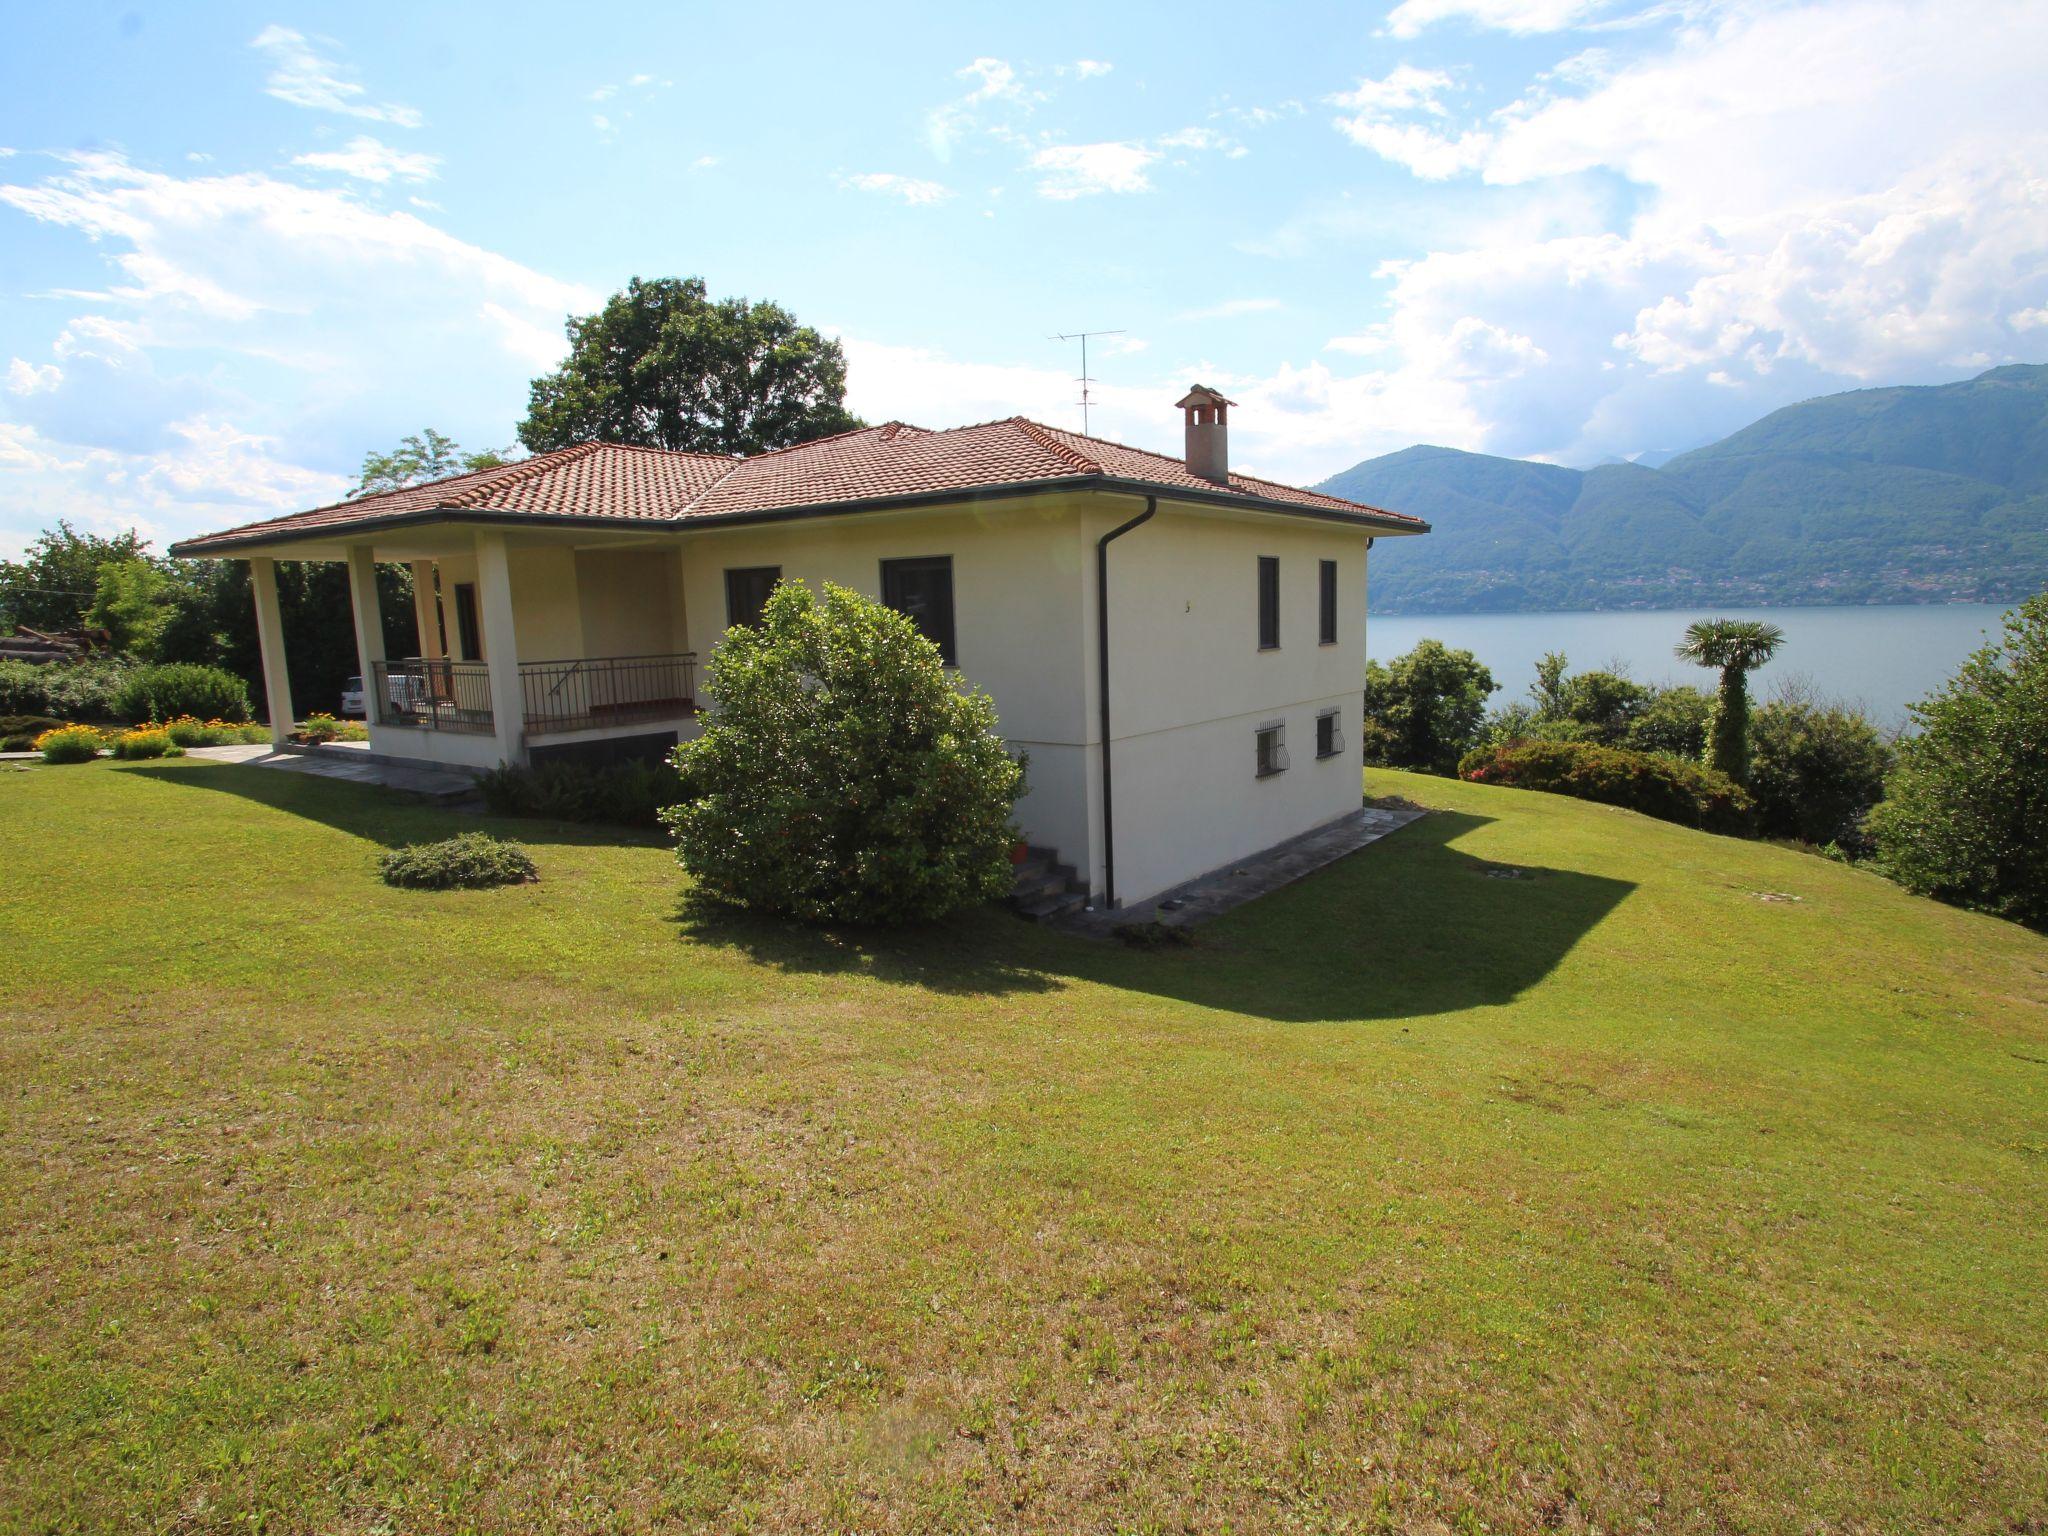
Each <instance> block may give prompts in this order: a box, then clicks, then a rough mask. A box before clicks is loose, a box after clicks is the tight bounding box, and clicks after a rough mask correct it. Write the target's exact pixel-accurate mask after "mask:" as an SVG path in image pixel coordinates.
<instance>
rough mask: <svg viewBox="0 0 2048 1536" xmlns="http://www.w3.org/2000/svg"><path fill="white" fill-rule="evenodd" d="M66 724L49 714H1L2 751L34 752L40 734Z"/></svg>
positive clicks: (57, 729) (0, 735)
mask: <svg viewBox="0 0 2048 1536" xmlns="http://www.w3.org/2000/svg"><path fill="white" fill-rule="evenodd" d="M64 725H65V722H64V721H62V720H57V719H53V718H52V717H50V716H49V715H0V752H33V751H34V750H35V748H36V738H37V737H38V736H40V735H42V734H43V732H45V731H60V730H62V729H63V728H64Z"/></svg>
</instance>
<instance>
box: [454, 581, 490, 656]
mask: <svg viewBox="0 0 2048 1536" xmlns="http://www.w3.org/2000/svg"><path fill="white" fill-rule="evenodd" d="M455 641H456V644H458V645H460V646H461V647H462V654H461V655H460V656H459V657H457V658H456V659H457V660H458V661H476V660H478V659H479V658H481V657H482V655H483V653H484V646H483V632H482V631H481V630H480V629H479V628H478V627H477V622H476V583H475V582H473V581H458V582H457V583H455Z"/></svg>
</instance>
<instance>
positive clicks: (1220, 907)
mask: <svg viewBox="0 0 2048 1536" xmlns="http://www.w3.org/2000/svg"><path fill="white" fill-rule="evenodd" d="M1428 814H1429V813H1428V812H1427V811H1425V810H1423V809H1421V808H1420V807H1419V806H1416V807H1405V808H1398V809H1396V808H1387V807H1382V806H1374V805H1368V806H1364V807H1361V808H1360V809H1358V810H1355V811H1353V812H1352V813H1351V814H1350V815H1348V816H1342V817H1339V818H1338V819H1337V820H1336V821H1333V822H1331V823H1330V824H1329V825H1328V826H1323V827H1317V828H1316V829H1315V830H1314V831H1312V832H1304V833H1303V834H1302V835H1301V836H1299V837H1295V838H1290V839H1288V840H1287V841H1286V842H1284V843H1279V844H1276V845H1275V846H1273V847H1271V848H1268V849H1267V850H1266V851H1265V852H1264V853H1258V854H1254V855H1252V857H1250V858H1248V859H1239V860H1237V861H1236V862H1234V863H1232V864H1230V865H1229V866H1228V867H1226V868H1223V869H1217V870H1211V871H1210V872H1209V873H1208V874H1206V875H1201V876H1198V877H1197V878H1195V879H1193V880H1190V881H1187V882H1186V883H1185V884H1182V885H1177V886H1175V887H1173V888H1172V889H1171V890H1167V891H1161V892H1160V893H1159V894H1158V895H1157V896H1154V897H1151V898H1150V899H1148V900H1145V901H1140V902H1134V903H1132V904H1131V905H1130V906H1127V907H1119V908H1117V910H1116V911H1114V912H1077V913H1075V914H1074V915H1073V916H1072V917H1070V918H1068V919H1066V920H1065V921H1064V922H1062V923H1061V924H1060V926H1061V927H1063V928H1066V929H1069V930H1070V931H1072V932H1075V933H1085V934H1090V935H1092V936H1094V937H1098V938H1100V937H1105V936H1107V935H1108V934H1110V933H1112V932H1114V931H1115V930H1116V929H1118V928H1122V927H1124V926H1125V925H1126V924H1130V923H1149V922H1159V923H1164V924H1166V925H1167V926H1168V927H1172V928H1186V927H1191V926H1193V925H1194V924H1196V923H1205V922H1207V921H1208V920H1209V919H1210V918H1212V917H1220V916H1222V915H1223V914H1224V913H1225V912H1228V911H1230V910H1231V909H1232V908H1233V907H1241V906H1243V905H1244V904H1245V903H1246V902H1248V901H1250V900H1252V899H1253V898H1254V897H1258V896H1263V895H1265V894H1266V893H1267V892H1268V891H1277V890H1279V889H1280V888H1281V887H1282V886H1283V885H1292V884H1293V883H1294V882H1295V881H1297V880H1299V879H1300V878H1301V877H1302V876H1304V875H1312V874H1314V873H1315V872H1316V871H1317V870H1319V869H1321V868H1323V866H1325V865H1326V864H1332V863H1334V862H1336V861H1337V860H1338V859H1341V858H1343V857H1344V856H1345V855H1346V854H1348V853H1356V852H1357V851H1358V850H1359V849H1361V848H1363V847H1365V846H1366V845H1367V844H1368V843H1376V842H1378V841H1379V840H1380V839H1381V838H1383V837H1385V836H1386V835H1387V834H1388V833H1390V832H1398V831H1399V830H1400V829H1401V828H1403V827H1405V826H1407V825H1408V823H1409V822H1411V821H1419V820H1420V819H1421V818H1422V817H1424V816H1426V815H1428Z"/></svg>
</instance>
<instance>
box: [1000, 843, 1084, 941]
mask: <svg viewBox="0 0 2048 1536" xmlns="http://www.w3.org/2000/svg"><path fill="white" fill-rule="evenodd" d="M1010 905H1011V906H1013V907H1015V908H1016V909H1017V910H1018V911H1019V912H1021V913H1022V914H1023V915H1024V916H1025V917H1027V918H1029V919H1031V921H1033V922H1034V923H1042V922H1046V921H1048V920H1050V919H1052V918H1056V917H1064V916H1066V915H1067V914H1068V913H1070V912H1078V911H1080V910H1081V909H1082V908H1083V907H1085V906H1087V905H1088V888H1087V886H1085V885H1083V884H1082V883H1081V879H1080V877H1079V875H1078V874H1077V873H1076V872H1075V870H1074V866H1073V865H1071V864H1062V863H1061V862H1060V857H1059V852H1058V850H1057V849H1052V848H1030V847H1027V848H1026V849H1025V851H1024V858H1023V860H1022V861H1021V862H1020V863H1018V865H1017V867H1016V874H1015V877H1014V884H1013V886H1012V888H1011V893H1010Z"/></svg>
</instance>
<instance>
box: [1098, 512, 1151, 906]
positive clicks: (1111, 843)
mask: <svg viewBox="0 0 2048 1536" xmlns="http://www.w3.org/2000/svg"><path fill="white" fill-rule="evenodd" d="M1158 510H1159V498H1158V497H1157V496H1147V497H1146V498H1145V510H1144V511H1142V512H1140V513H1139V514H1138V515H1137V516H1136V517H1134V518H1132V519H1131V520H1130V521H1129V522H1128V523H1120V524H1118V525H1117V526H1116V527H1114V528H1112V529H1110V530H1109V532H1107V533H1105V534H1104V535H1103V536H1102V537H1101V538H1099V539H1097V540H1096V541H1095V664H1096V669H1097V671H1096V688H1095V702H1096V707H1097V710H1098V712H1099V714H1100V716H1101V726H1102V909H1103V910H1104V911H1105V912H1113V911H1115V910H1116V811H1115V796H1114V794H1113V793H1112V790H1113V777H1114V776H1113V775H1112V773H1111V771H1110V758H1109V546H1110V543H1111V541H1112V540H1115V539H1120V538H1122V537H1123V536H1124V535H1125V534H1127V533H1129V532H1130V531H1131V530H1132V529H1133V528H1135V527H1137V526H1138V525H1139V524H1140V523H1149V522H1150V521H1151V520H1152V514H1153V513H1154V512H1157V511H1158Z"/></svg>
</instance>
